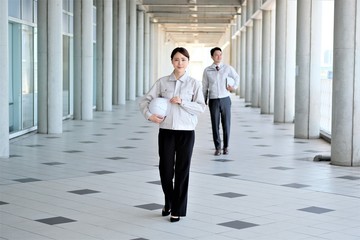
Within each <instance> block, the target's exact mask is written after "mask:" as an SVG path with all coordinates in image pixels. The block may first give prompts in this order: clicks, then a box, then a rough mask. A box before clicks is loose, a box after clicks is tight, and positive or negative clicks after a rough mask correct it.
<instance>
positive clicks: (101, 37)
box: [96, 0, 113, 111]
mask: <svg viewBox="0 0 360 240" xmlns="http://www.w3.org/2000/svg"><path fill="white" fill-rule="evenodd" d="M112 3H113V2H112V0H97V1H96V110H97V111H111V110H112V64H113V63H112V40H113V39H112V7H113V6H112Z"/></svg>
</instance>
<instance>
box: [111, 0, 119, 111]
mask: <svg viewBox="0 0 360 240" xmlns="http://www.w3.org/2000/svg"><path fill="white" fill-rule="evenodd" d="M119 6H120V3H119V1H116V0H113V12H112V15H113V24H112V26H113V30H112V32H113V45H112V56H113V57H112V58H113V61H112V76H113V77H112V78H113V79H112V104H113V105H119V68H118V66H119V60H120V59H119V31H120V29H119V17H120V16H119V15H120V14H119Z"/></svg>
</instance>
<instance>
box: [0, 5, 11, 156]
mask: <svg viewBox="0 0 360 240" xmlns="http://www.w3.org/2000/svg"><path fill="white" fill-rule="evenodd" d="M0 5H1V8H0V36H1V37H0V79H1V81H0V103H1V104H0V116H1V117H0V158H8V157H9V152H10V150H9V30H8V28H9V20H8V16H9V14H8V0H0Z"/></svg>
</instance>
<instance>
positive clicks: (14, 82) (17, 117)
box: [9, 23, 22, 133]
mask: <svg viewBox="0 0 360 240" xmlns="http://www.w3.org/2000/svg"><path fill="white" fill-rule="evenodd" d="M9 57H10V58H9V80H10V83H9V98H10V99H9V107H10V108H9V120H10V122H9V129H10V133H11V132H17V131H19V130H21V129H22V124H21V121H22V114H21V109H22V101H21V99H22V95H21V25H20V24H17V23H10V24H9Z"/></svg>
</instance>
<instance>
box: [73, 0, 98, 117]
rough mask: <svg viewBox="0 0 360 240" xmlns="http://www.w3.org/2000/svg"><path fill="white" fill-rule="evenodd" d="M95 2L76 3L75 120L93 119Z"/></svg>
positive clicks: (82, 0) (78, 0) (82, 1)
mask: <svg viewBox="0 0 360 240" xmlns="http://www.w3.org/2000/svg"><path fill="white" fill-rule="evenodd" d="M93 58H94V55H93V1H88V0H77V1H74V65H75V67H74V70H75V71H74V76H75V77H74V118H75V119H77V120H91V119H92V118H93V87H94V86H93V75H94V74H93V67H94V66H93V65H94V64H93Z"/></svg>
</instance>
